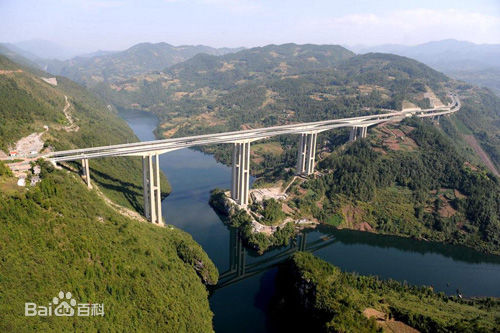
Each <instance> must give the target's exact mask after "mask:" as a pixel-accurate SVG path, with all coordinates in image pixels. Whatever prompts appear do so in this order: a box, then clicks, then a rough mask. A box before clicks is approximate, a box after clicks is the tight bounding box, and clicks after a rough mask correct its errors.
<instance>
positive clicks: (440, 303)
mask: <svg viewBox="0 0 500 333" xmlns="http://www.w3.org/2000/svg"><path fill="white" fill-rule="evenodd" d="M370 310H372V311H371V313H377V312H378V313H381V314H382V316H381V318H380V320H379V322H378V323H376V321H375V319H368V318H367V316H366V315H364V314H363V313H365V314H369V313H370V312H369V311H370ZM272 316H273V319H274V320H275V321H276V322H277V323H276V324H275V325H276V326H277V327H279V328H280V330H281V331H288V330H290V331H301V330H303V331H314V332H380V331H382V330H383V329H384V331H385V330H387V331H393V329H397V331H406V330H405V327H404V324H406V325H409V326H411V327H413V328H416V329H417V330H419V331H421V332H498V327H499V326H500V301H499V300H496V299H491V298H483V299H460V298H458V297H456V296H446V295H444V294H443V293H436V292H434V291H433V290H432V288H431V287H425V286H422V287H417V286H411V285H407V284H404V283H400V282H397V281H393V280H388V281H383V280H379V279H378V278H376V277H372V276H362V275H357V274H353V273H344V272H341V271H340V269H339V268H337V267H335V266H333V265H331V264H329V263H327V262H325V261H323V260H321V259H318V258H316V257H314V256H313V255H312V254H310V253H304V252H298V253H295V254H294V255H293V256H292V258H291V259H290V260H289V261H288V262H286V263H285V264H283V265H282V266H281V267H280V268H279V271H278V276H277V279H276V294H275V295H274V300H273V305H272Z"/></svg>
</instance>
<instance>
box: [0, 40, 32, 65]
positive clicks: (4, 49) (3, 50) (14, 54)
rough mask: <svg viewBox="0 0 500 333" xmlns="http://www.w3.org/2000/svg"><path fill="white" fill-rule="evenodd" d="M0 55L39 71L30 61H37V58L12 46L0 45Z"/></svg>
mask: <svg viewBox="0 0 500 333" xmlns="http://www.w3.org/2000/svg"><path fill="white" fill-rule="evenodd" d="M0 55H3V56H5V57H7V58H9V59H10V60H12V61H14V62H16V63H18V64H20V65H23V66H28V67H32V68H36V69H39V68H40V66H39V65H38V64H37V63H36V62H34V61H33V60H31V59H37V57H36V56H35V55H33V54H31V53H29V52H26V51H23V50H21V49H19V48H18V47H16V46H15V45H13V44H8V43H0Z"/></svg>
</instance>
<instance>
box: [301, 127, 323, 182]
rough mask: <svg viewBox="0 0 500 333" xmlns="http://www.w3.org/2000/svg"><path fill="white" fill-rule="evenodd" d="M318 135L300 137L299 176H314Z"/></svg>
mask: <svg viewBox="0 0 500 333" xmlns="http://www.w3.org/2000/svg"><path fill="white" fill-rule="evenodd" d="M317 138H318V133H314V132H313V133H302V134H301V135H300V141H299V150H298V156H297V174H299V175H312V174H313V173H314V162H315V158H316V140H317Z"/></svg>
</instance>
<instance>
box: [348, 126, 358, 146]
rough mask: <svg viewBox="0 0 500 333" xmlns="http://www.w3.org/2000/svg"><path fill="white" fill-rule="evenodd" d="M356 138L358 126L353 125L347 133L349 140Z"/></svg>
mask: <svg viewBox="0 0 500 333" xmlns="http://www.w3.org/2000/svg"><path fill="white" fill-rule="evenodd" d="M357 138H358V128H357V127H356V126H353V127H352V128H351V133H350V134H349V142H352V141H356V139H357Z"/></svg>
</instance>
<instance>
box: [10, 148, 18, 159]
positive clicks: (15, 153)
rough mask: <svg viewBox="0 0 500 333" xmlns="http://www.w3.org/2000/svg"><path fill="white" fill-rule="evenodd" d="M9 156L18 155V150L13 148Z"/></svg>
mask: <svg viewBox="0 0 500 333" xmlns="http://www.w3.org/2000/svg"><path fill="white" fill-rule="evenodd" d="M9 156H10V157H16V156H17V151H15V150H13V151H11V152H9Z"/></svg>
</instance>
